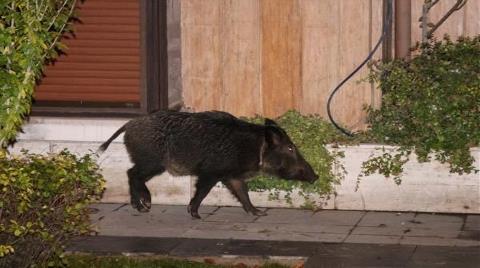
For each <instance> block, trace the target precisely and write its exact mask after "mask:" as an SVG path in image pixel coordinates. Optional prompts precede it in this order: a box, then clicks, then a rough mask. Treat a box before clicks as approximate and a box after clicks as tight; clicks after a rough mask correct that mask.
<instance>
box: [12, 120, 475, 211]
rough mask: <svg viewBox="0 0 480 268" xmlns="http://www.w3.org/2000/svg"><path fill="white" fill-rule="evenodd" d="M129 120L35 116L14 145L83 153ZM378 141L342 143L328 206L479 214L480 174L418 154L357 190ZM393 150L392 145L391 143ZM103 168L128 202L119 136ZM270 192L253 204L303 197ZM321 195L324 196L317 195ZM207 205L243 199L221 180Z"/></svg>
mask: <svg viewBox="0 0 480 268" xmlns="http://www.w3.org/2000/svg"><path fill="white" fill-rule="evenodd" d="M125 122H126V120H120V119H115V120H113V119H112V120H110V119H103V120H100V119H72V118H65V119H62V118H51V119H50V118H34V119H32V120H31V122H30V124H28V125H27V126H26V127H25V128H24V131H25V133H24V134H22V135H20V137H19V142H18V143H17V144H16V145H15V146H14V147H13V148H12V150H11V151H12V152H18V151H19V150H20V149H21V148H25V149H28V150H30V151H32V152H37V153H47V152H58V151H59V150H62V149H63V148H68V149H69V150H71V151H72V152H75V153H79V154H83V153H87V152H94V151H96V150H97V148H98V146H99V145H100V144H101V143H102V142H103V141H105V140H107V139H108V138H109V137H110V135H111V134H113V133H114V132H115V131H116V130H117V129H118V128H119V127H120V126H122V125H123V124H124V123H125ZM377 148H381V147H380V146H378V145H360V146H349V147H343V148H340V150H343V151H344V152H345V158H344V159H342V160H341V161H342V163H343V165H344V166H345V168H346V170H347V175H346V178H345V179H344V180H343V181H342V183H341V184H340V185H337V186H336V195H332V196H331V197H330V199H329V200H323V199H322V200H321V203H324V206H323V208H325V209H344V210H383V211H421V212H448V213H480V174H468V175H458V174H451V173H449V171H448V167H447V166H445V165H442V164H440V163H438V162H435V161H433V162H431V163H422V164H420V163H418V162H417V161H416V160H415V159H412V160H411V161H409V162H408V163H407V164H406V166H405V172H404V176H403V181H402V184H401V185H399V186H398V185H396V184H395V183H394V182H393V180H392V179H386V178H384V177H382V176H379V175H373V176H369V177H364V178H362V181H361V183H360V188H359V190H358V191H355V187H356V181H357V176H358V174H359V173H360V168H361V164H362V162H363V161H365V160H367V159H368V157H369V156H370V155H371V154H374V153H378V151H377V150H376V149H377ZM390 149H391V148H390ZM472 153H473V155H474V157H475V159H476V162H475V164H476V167H477V169H480V164H479V163H480V148H474V149H472ZM99 163H100V166H101V168H102V173H103V175H104V176H105V179H106V180H107V190H106V192H105V194H104V197H103V201H104V202H128V201H129V195H128V183H127V176H126V170H127V169H128V168H130V167H131V163H130V161H129V159H128V155H127V153H126V151H125V148H124V146H123V144H122V143H121V137H119V138H118V139H117V140H116V142H114V143H112V144H111V145H110V147H109V148H108V150H107V151H106V152H105V153H104V154H102V155H101V156H100V158H99ZM195 180H196V179H195V178H193V177H172V176H171V175H169V174H167V173H166V174H163V175H161V176H157V177H155V178H153V179H152V180H151V181H149V182H148V187H149V189H150V191H151V193H152V202H153V203H156V204H188V202H189V200H190V198H191V196H192V195H193V191H194V183H195ZM268 196H269V195H268V193H257V192H250V197H251V199H252V203H253V204H255V205H256V206H258V207H290V206H293V207H300V206H302V205H303V204H304V200H303V198H302V197H300V196H299V195H298V194H293V195H292V198H293V204H292V205H290V204H288V203H287V202H286V201H285V200H283V199H282V200H275V201H272V200H269V198H268ZM317 200H320V199H318V198H317ZM203 204H208V205H228V206H238V205H239V203H238V202H237V201H236V200H235V199H234V198H233V196H232V195H231V194H230V193H229V192H228V191H227V190H226V189H225V188H224V187H222V186H220V185H217V186H216V187H214V189H212V191H211V193H210V194H209V195H208V196H207V198H206V199H205V200H204V202H203Z"/></svg>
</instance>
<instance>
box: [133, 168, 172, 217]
mask: <svg viewBox="0 0 480 268" xmlns="http://www.w3.org/2000/svg"><path fill="white" fill-rule="evenodd" d="M164 171H165V168H163V167H161V166H138V165H134V166H133V167H132V168H131V169H129V170H128V171H127V175H128V184H129V186H130V203H131V204H132V207H133V208H135V209H136V210H138V211H139V212H148V211H150V208H151V207H152V197H151V195H150V191H149V190H148V188H147V186H146V185H145V183H146V182H147V181H148V180H149V179H151V178H152V177H153V176H155V175H156V174H159V173H163V172H164Z"/></svg>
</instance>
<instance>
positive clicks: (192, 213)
mask: <svg viewBox="0 0 480 268" xmlns="http://www.w3.org/2000/svg"><path fill="white" fill-rule="evenodd" d="M187 211H188V213H190V215H192V217H193V218H195V219H201V217H200V215H199V214H198V211H193V210H192V205H188V207H187Z"/></svg>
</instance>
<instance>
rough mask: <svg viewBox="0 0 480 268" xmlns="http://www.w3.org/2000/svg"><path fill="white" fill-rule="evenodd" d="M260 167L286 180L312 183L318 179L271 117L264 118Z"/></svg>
mask: <svg viewBox="0 0 480 268" xmlns="http://www.w3.org/2000/svg"><path fill="white" fill-rule="evenodd" d="M261 169H262V171H263V172H265V173H268V174H271V175H274V176H277V177H279V178H282V179H287V180H300V181H307V182H310V183H313V182H314V181H315V180H317V179H318V175H317V174H315V172H314V171H313V169H312V167H311V166H310V164H309V163H308V162H307V161H306V160H305V159H304V158H303V156H302V155H301V154H300V152H299V151H298V149H297V147H296V146H295V144H293V142H292V141H291V140H290V138H289V137H288V135H287V133H286V132H285V130H283V129H282V128H281V127H280V126H278V125H277V123H275V121H273V120H271V119H265V143H264V145H263V152H262V160H261Z"/></svg>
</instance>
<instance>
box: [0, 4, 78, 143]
mask: <svg viewBox="0 0 480 268" xmlns="http://www.w3.org/2000/svg"><path fill="white" fill-rule="evenodd" d="M75 3H76V0H44V1H36V0H2V1H0V51H1V53H0V108H1V109H0V149H2V148H6V147H7V145H8V144H9V143H11V142H12V141H13V140H14V139H15V136H16V134H17V132H18V130H19V128H20V127H21V125H22V123H23V120H24V118H25V116H27V115H28V113H29V112H30V106H31V102H32V95H33V90H34V88H35V84H36V82H37V81H38V80H39V79H40V78H41V76H42V71H43V66H44V65H45V64H46V63H48V62H49V61H52V60H53V59H55V58H56V57H57V56H58V51H60V50H62V49H64V48H65V46H64V45H63V44H61V43H60V42H59V39H60V38H59V37H60V36H61V34H62V33H64V32H66V31H70V30H71V24H70V23H69V21H70V19H71V18H72V13H73V9H74V6H75Z"/></svg>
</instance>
